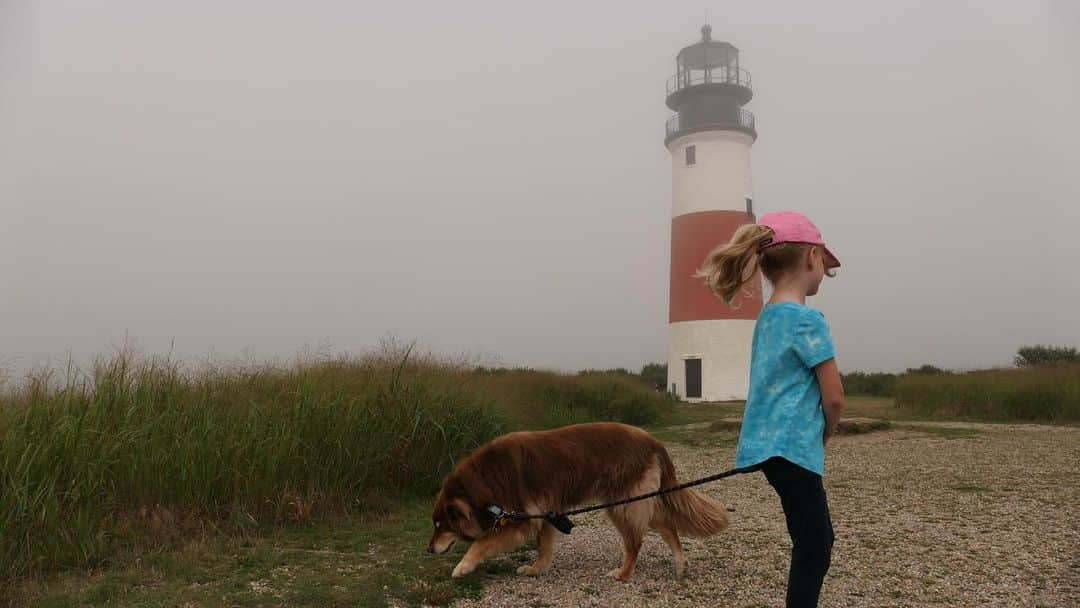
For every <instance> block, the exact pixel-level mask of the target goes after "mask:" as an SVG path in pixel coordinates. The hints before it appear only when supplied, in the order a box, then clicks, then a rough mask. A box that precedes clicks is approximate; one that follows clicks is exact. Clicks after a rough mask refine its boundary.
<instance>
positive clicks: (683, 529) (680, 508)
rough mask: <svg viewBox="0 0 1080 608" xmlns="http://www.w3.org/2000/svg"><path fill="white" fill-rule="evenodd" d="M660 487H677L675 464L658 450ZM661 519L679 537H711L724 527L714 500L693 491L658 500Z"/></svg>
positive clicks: (720, 508)
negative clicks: (662, 515) (677, 533)
mask: <svg viewBox="0 0 1080 608" xmlns="http://www.w3.org/2000/svg"><path fill="white" fill-rule="evenodd" d="M661 450H662V451H661V452H660V454H659V460H660V487H662V488H670V487H672V486H675V485H678V484H679V478H678V476H676V474H675V464H674V463H672V462H671V458H670V457H669V456H668V454H667V450H664V449H663V448H661ZM660 500H661V504H662V505H663V510H664V511H665V513H664V515H665V516H666V517H665V519H666V520H667V522H668V523H669V524H672V525H674V526H675V528H676V529H677V530H678V531H679V533H681V534H686V535H688V536H712V535H713V534H716V533H718V532H720V531H721V530H723V529H724V528H726V527H727V526H728V516H727V511H726V510H725V509H724V506H723V505H721V504H720V503H719V502H717V501H716V500H715V499H713V498H711V497H709V496H706V495H705V494H702V493H701V492H698V491H697V490H692V489H687V490H679V491H678V492H672V493H670V494H665V495H663V496H662V497H661V499H660Z"/></svg>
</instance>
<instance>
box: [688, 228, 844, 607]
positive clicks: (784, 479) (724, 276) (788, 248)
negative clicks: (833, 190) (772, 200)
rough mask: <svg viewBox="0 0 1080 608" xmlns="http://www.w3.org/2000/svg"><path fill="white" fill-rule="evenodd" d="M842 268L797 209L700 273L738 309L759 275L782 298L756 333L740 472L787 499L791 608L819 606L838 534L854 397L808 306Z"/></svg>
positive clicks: (742, 232) (738, 235)
mask: <svg viewBox="0 0 1080 608" xmlns="http://www.w3.org/2000/svg"><path fill="white" fill-rule="evenodd" d="M838 266H840V262H839V261H838V260H837V259H836V256H834V255H833V254H832V253H831V252H830V251H829V250H828V249H827V248H826V247H825V242H824V241H823V240H822V239H821V232H819V231H818V229H817V227H816V226H814V224H813V222H811V221H810V220H809V219H808V218H807V217H806V216H804V215H802V214H800V213H796V212H794V211H781V212H779V213H768V214H765V215H764V216H762V217H761V219H760V220H759V221H758V223H757V224H750V225H746V226H742V227H741V228H739V229H738V230H737V231H736V232H735V235H734V236H733V237H732V239H731V242H729V243H728V244H726V245H723V246H721V247H718V248H717V249H715V250H714V251H713V252H712V253H710V254H709V256H708V258H706V260H705V264H704V266H703V267H702V269H701V270H700V271H699V273H698V275H699V276H703V277H704V278H705V283H706V284H707V285H708V287H709V289H711V290H712V291H713V293H715V294H716V295H717V296H719V297H721V298H723V299H724V301H725V302H727V303H728V304H729V305H730V304H731V303H732V301H733V300H734V299H735V297H736V296H737V295H738V294H739V293H740V292H741V291H742V288H743V285H745V284H746V283H747V282H748V281H749V280H750V279H751V278H752V277H753V276H754V272H755V270H756V269H757V268H760V269H761V272H762V274H764V275H765V278H767V279H768V280H769V282H770V283H772V286H773V293H772V297H771V298H769V301H768V303H767V304H766V305H765V307H764V308H763V309H762V310H761V315H760V316H759V317H758V320H757V325H756V326H755V327H754V341H753V346H752V350H751V356H750V393H749V395H748V396H747V400H746V410H745V412H744V414H743V423H742V431H741V433H740V435H739V447H738V449H737V451H736V454H735V466H736V467H751V466H755V465H758V466H760V467H761V469H762V471H764V473H765V477H766V478H767V479H768V480H769V484H770V485H772V487H773V489H775V490H776V493H777V494H778V495H779V496H780V504H781V505H782V506H783V508H784V517H785V518H786V519H787V529H788V534H790V535H791V542H792V548H791V569H790V571H789V572H788V588H787V606H788V608H792V607H796V606H817V601H818V595H819V594H820V592H821V583H822V581H823V579H824V578H825V573H826V572H827V571H828V570H829V561H830V558H831V555H832V545H833V529H832V521H831V520H830V518H829V504H828V501H827V500H826V498H825V488H824V486H822V483H821V477H822V475H823V474H824V473H825V442H826V441H828V439H829V437H830V436H832V435H833V434H834V433H835V432H836V425H837V422H838V421H839V420H840V412H841V410H843V407H844V389H843V386H842V385H841V383H840V373H839V371H837V368H836V360H835V358H834V357H835V354H836V353H835V351H834V349H833V343H832V337H831V336H830V335H829V326H828V325H827V324H826V323H825V317H824V315H822V314H821V313H820V312H818V311H816V310H814V309H813V308H808V307H807V306H806V298H807V296H812V295H814V294H816V293H817V292H818V288H819V287H820V286H821V281H822V279H823V278H824V277H825V275H829V276H833V272H832V269H833V268H836V267H838Z"/></svg>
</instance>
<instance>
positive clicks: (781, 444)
mask: <svg viewBox="0 0 1080 608" xmlns="http://www.w3.org/2000/svg"><path fill="white" fill-rule="evenodd" d="M834 356H836V351H835V349H834V348H833V342H832V336H830V335H829V325H828V324H827V323H826V322H825V316H824V315H823V314H821V313H820V312H818V311H816V310H814V309H813V308H809V307H806V306H803V305H801V304H797V303H795V302H777V303H775V304H768V305H766V306H765V308H763V309H762V311H761V315H760V316H758V320H757V325H755V326H754V342H753V346H752V350H751V354H750V393H749V394H748V395H747V399H746V409H745V411H744V413H743V422H742V431H741V432H740V433H739V447H738V449H737V450H736V452H735V466H736V467H748V466H751V465H755V464H758V463H760V462H764V461H766V460H768V459H769V458H772V457H773V456H780V457H783V458H785V459H787V460H789V461H791V462H793V463H795V464H797V465H799V466H801V467H803V468H805V469H808V470H810V471H813V472H815V473H817V474H818V475H824V474H825V444H824V433H825V413H824V412H823V411H822V410H821V387H820V386H818V381H817V374H816V373H815V372H814V367H816V366H817V365H818V364H819V363H823V362H825V361H828V360H829V359H832V358H833V357H834Z"/></svg>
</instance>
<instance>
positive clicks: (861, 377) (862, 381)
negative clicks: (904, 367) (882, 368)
mask: <svg viewBox="0 0 1080 608" xmlns="http://www.w3.org/2000/svg"><path fill="white" fill-rule="evenodd" d="M841 380H842V381H843V383H844V391H845V392H846V393H848V394H849V395H872V396H876V397H889V396H891V395H892V394H893V388H894V387H895V386H896V374H889V373H882V372H869V373H868V372H851V373H848V374H842V375H841Z"/></svg>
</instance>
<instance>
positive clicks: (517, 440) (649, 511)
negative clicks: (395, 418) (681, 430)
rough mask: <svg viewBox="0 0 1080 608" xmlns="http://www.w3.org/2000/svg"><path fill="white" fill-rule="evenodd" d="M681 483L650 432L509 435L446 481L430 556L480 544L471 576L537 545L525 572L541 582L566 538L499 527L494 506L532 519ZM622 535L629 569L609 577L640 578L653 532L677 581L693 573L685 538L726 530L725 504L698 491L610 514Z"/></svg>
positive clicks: (537, 524) (594, 429)
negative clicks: (494, 558) (487, 563)
mask: <svg viewBox="0 0 1080 608" xmlns="http://www.w3.org/2000/svg"><path fill="white" fill-rule="evenodd" d="M676 484H678V479H677V478H676V476H675V467H674V465H673V464H672V462H671V458H670V457H668V453H667V450H665V449H664V446H663V444H661V443H660V442H659V441H657V440H656V439H654V438H653V437H652V436H651V435H649V434H648V433H646V432H645V431H643V430H641V429H639V428H636V427H632V426H627V425H625V424H616V423H610V422H601V423H592V424H576V425H573V426H568V427H563V428H560V429H555V430H551V431H525V432H519V433H510V434H508V435H503V436H502V437H499V438H497V439H495V440H494V441H492V442H491V443H489V444H487V445H485V446H483V447H481V448H479V449H478V450H476V451H475V452H473V453H472V454H471V455H469V456H468V457H467V458H465V459H464V460H462V461H461V462H459V463H458V465H457V466H456V467H455V468H454V470H453V472H451V473H450V475H448V476H447V477H446V479H445V480H444V481H443V485H442V490H440V491H439V496H438V499H437V500H436V501H435V511H434V513H432V515H431V519H432V521H433V522H434V524H435V533H434V534H433V535H432V537H431V542H430V543H428V552H430V553H445V552H446V551H448V550H449V549H450V547H451V546H452V545H453V544H454V543H455V542H456V541H458V540H466V541H469V542H471V543H472V545H471V546H470V547H469V550H468V551H466V553H465V556H464V557H463V558H462V559H461V561H460V562H459V563H458V564H457V566H456V567H455V568H454V572H453V576H454V577H455V578H457V577H461V576H465V575H466V574H469V573H470V572H472V571H473V570H475V569H476V567H477V566H478V565H479V564H480V563H481V562H483V561H484V559H485V558H486V557H488V556H490V555H494V554H497V553H503V552H506V551H509V550H511V549H514V548H515V547H517V546H519V545H521V544H522V543H524V542H525V541H526V540H528V539H529V538H532V537H536V538H537V543H538V548H539V556H538V557H537V559H536V562H535V563H533V564H532V565H530V566H522V567H520V568H518V573H519V574H528V575H531V576H535V575H537V574H540V573H541V572H543V571H544V569H545V568H547V567H548V565H550V564H551V560H552V558H553V557H554V555H555V539H556V537H557V535H558V534H559V532H558V531H557V530H556V529H555V528H554V527H553V526H552V525H551V524H549V523H547V522H545V521H544V520H542V519H533V520H528V521H524V522H505V523H503V524H502V525H500V526H499V527H498V528H497V529H496V528H495V527H494V524H495V516H494V515H492V514H491V513H490V512H489V511H488V510H487V509H488V507H489V506H491V505H495V506H498V507H500V508H502V509H503V510H506V511H519V512H525V513H546V512H548V511H556V512H562V511H565V510H568V509H571V508H573V507H576V506H580V505H584V504H586V503H592V502H606V501H612V500H618V499H621V498H627V497H630V496H635V495H638V494H644V493H647V492H651V491H653V490H658V489H660V488H667V487H671V486H674V485H676ZM607 514H608V517H609V518H610V519H611V522H612V523H613V524H614V525H615V528H616V529H618V531H619V534H620V535H622V540H623V547H624V556H623V563H622V567H621V568H619V569H616V570H612V571H611V572H609V573H608V574H609V575H610V576H613V577H615V578H617V579H619V580H621V581H625V580H628V579H629V578H630V575H631V574H632V573H633V571H634V564H635V562H636V561H637V556H638V551H640V549H641V542H642V538H643V537H644V535H645V531H646V530H647V529H649V528H652V529H654V530H656V531H657V532H659V533H660V536H661V537H663V539H664V541H665V542H667V544H668V546H669V547H671V552H672V553H673V554H674V557H675V575H676V576H677V577H681V576H682V575H683V573H684V572H685V570H686V557H685V556H684V555H683V550H682V545H681V544H680V543H679V534H680V533H682V534H688V535H691V536H709V535H712V534H716V533H717V532H719V531H720V530H723V529H724V528H725V527H726V526H727V513H725V511H724V508H723V507H722V506H721V505H720V503H718V502H716V501H715V500H713V499H712V498H709V497H708V496H705V495H704V494H701V493H698V492H695V491H693V490H682V491H679V492H673V493H671V494H665V495H663V496H660V497H657V498H649V499H646V500H642V501H638V502H633V503H629V504H626V505H622V506H619V507H613V508H609V509H607Z"/></svg>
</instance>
